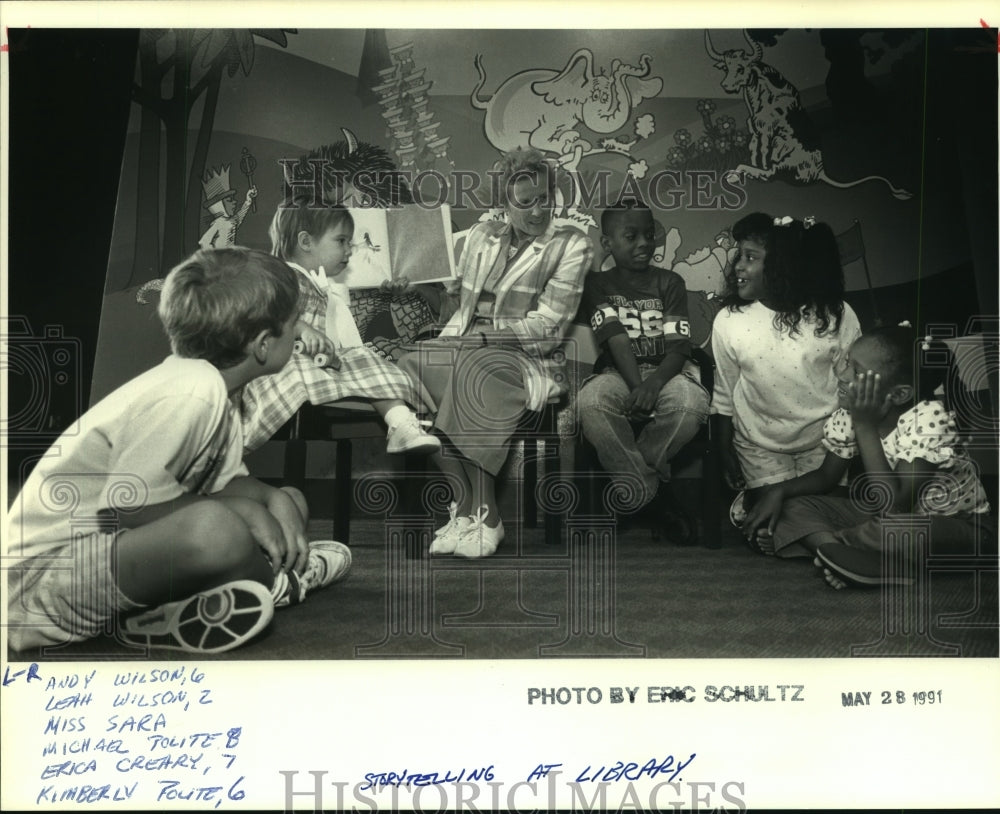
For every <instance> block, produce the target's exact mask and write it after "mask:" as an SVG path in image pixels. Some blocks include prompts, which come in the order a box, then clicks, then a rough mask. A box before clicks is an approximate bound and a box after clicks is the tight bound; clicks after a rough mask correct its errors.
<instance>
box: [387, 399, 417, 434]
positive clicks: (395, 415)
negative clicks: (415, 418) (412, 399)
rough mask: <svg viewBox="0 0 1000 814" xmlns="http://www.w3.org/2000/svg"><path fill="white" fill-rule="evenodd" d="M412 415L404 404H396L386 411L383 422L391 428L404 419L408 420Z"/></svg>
mask: <svg viewBox="0 0 1000 814" xmlns="http://www.w3.org/2000/svg"><path fill="white" fill-rule="evenodd" d="M412 415H413V411H412V410H411V409H410V408H409V407H407V406H406V405H405V404H397V405H396V406H395V407H390V408H389V409H388V410H387V411H386V413H385V424H386V426H387V427H388V428H389V429H390V430H391V429H392V428H393V427H398V426H399V425H400V424H402V423H403V422H404V421H409V419H410V416H412Z"/></svg>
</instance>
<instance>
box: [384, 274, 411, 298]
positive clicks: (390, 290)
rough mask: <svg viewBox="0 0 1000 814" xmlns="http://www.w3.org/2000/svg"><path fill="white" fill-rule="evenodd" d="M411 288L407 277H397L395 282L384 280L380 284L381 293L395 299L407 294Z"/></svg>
mask: <svg viewBox="0 0 1000 814" xmlns="http://www.w3.org/2000/svg"><path fill="white" fill-rule="evenodd" d="M411 288H412V286H411V285H410V280H409V278H408V277H397V278H396V279H395V280H386V281H385V282H384V283H382V286H381V289H380V290H381V291H382V293H383V294H388V295H389V296H390V297H392V298H393V299H395V298H396V297H401V296H403V295H404V294H406V293H408V292H409V290H410V289H411Z"/></svg>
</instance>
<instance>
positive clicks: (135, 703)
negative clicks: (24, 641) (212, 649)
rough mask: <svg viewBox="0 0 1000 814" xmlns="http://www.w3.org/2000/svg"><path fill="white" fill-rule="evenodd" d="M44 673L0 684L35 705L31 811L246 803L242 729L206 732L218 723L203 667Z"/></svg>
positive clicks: (10, 677) (29, 672)
mask: <svg viewBox="0 0 1000 814" xmlns="http://www.w3.org/2000/svg"><path fill="white" fill-rule="evenodd" d="M51 669H52V668H51V666H48V667H46V668H45V670H46V674H42V672H41V671H40V668H39V666H38V665H37V664H31V665H30V666H29V667H26V668H24V669H21V670H11V668H10V667H9V666H8V667H6V668H5V669H4V677H3V686H4V688H5V689H7V690H8V692H9V688H10V687H12V686H13V685H24V686H25V687H27V688H30V689H31V691H32V692H31V694H30V695H28V696H26V697H25V696H22V697H24V699H25V703H29V704H31V703H35V701H36V699H37V703H38V704H39V708H40V710H41V713H42V714H41V715H40V717H39V720H40V721H44V722H45V723H44V724H40V727H41V732H40V736H41V744H42V745H41V754H40V755H39V761H38V763H37V764H36V765H37V767H38V774H37V781H38V783H37V794H36V796H35V803H36V805H42V804H51V803H76V804H91V805H93V804H98V803H99V804H101V805H100V806H99V807H105V806H106V805H108V804H113V803H130V804H131V805H134V804H136V803H153V804H157V805H158V806H167V805H169V804H170V803H172V802H177V801H183V802H184V803H189V802H197V803H202V804H204V805H205V807H214V808H218V807H219V806H221V805H222V804H223V803H226V802H228V801H236V802H238V801H240V800H242V799H244V797H246V792H245V790H244V781H245V777H244V775H243V774H241V773H240V771H239V756H240V749H241V746H242V744H243V728H242V726H240V725H239V722H238V721H233V722H231V723H230V724H229V725H226V726H223V727H206V726H205V721H206V720H213V721H214V720H217V719H218V716H217V715H214V714H212V712H213V709H212V708H213V705H214V704H215V700H216V698H215V692H214V689H213V688H212V687H211V682H210V680H209V675H208V673H207V672H206V671H205V670H202V669H199V668H196V667H192V666H188V665H181V666H179V667H169V668H164V669H148V668H147V669H136V670H129V669H117V670H99V669H90V670H85V671H80V672H72V671H63V672H59V673H53V672H49V671H51ZM10 700H11V699H10V697H9V696H8V701H10ZM36 734H37V733H36ZM131 805H130V806H129V807H131Z"/></svg>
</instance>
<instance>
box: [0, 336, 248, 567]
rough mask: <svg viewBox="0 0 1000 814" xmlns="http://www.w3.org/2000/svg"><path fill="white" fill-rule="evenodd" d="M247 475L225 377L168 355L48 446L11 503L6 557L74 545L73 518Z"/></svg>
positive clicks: (208, 488) (213, 487)
mask: <svg viewBox="0 0 1000 814" xmlns="http://www.w3.org/2000/svg"><path fill="white" fill-rule="evenodd" d="M247 474H249V473H248V471H247V468H246V466H245V465H244V463H243V435H242V427H241V424H240V419H239V413H238V411H237V409H236V407H235V406H234V405H233V403H232V402H231V401H230V399H229V394H228V393H227V391H226V385H225V382H224V380H223V378H222V375H221V374H220V373H219V371H218V370H217V369H216V368H215V367H214V366H213V365H212V364H211V363H210V362H206V361H205V360H203V359H183V358H181V357H178V356H169V357H167V358H166V359H165V360H164V361H163V362H161V363H160V364H159V365H157V366H156V367H154V368H152V369H150V370H148V371H146V372H145V373H143V374H141V375H139V376H137V377H136V378H134V379H132V380H131V381H129V382H127V383H126V384H124V385H122V386H121V387H119V388H118V389H117V390H115V391H114V392H112V393H110V394H109V395H108V396H106V397H105V398H104V399H102V400H101V401H100V402H98V403H97V404H96V405H94V406H93V407H92V408H91V409H90V410H88V411H87V412H86V413H85V414H84V415H83V416H82V417H81V418H80V420H79V421H78V422H77V423H76V424H75V425H73V426H72V427H70V428H69V429H68V430H66V432H64V433H63V434H62V435H61V436H60V437H59V440H57V441H56V442H55V443H54V444H53V445H52V447H50V448H49V450H48V452H47V453H46V454H45V456H44V457H43V458H42V459H41V460H40V461H39V462H38V464H37V465H36V466H35V469H34V470H33V471H32V473H31V475H30V476H29V477H28V480H27V482H26V483H25V485H24V488H23V489H22V490H21V492H20V494H19V495H18V496H17V498H16V499H15V501H14V504H13V506H12V507H11V513H10V515H9V518H8V521H9V522H8V529H7V535H8V536H7V541H8V542H7V553H8V555H9V556H10V557H12V558H14V561H15V562H23V561H25V560H28V559H30V558H33V557H38V556H40V555H44V554H46V553H48V552H53V551H55V550H57V549H59V548H61V547H62V546H64V545H66V544H67V543H69V542H70V541H71V540H72V539H73V528H72V525H73V521H74V519H75V520H77V521H78V522H79V523H82V524H86V523H87V521H88V520H90V521H91V522H92V521H93V520H94V519H96V518H97V517H98V514H99V513H102V512H107V510H109V509H110V510H117V511H121V512H127V511H128V510H129V509H132V510H135V509H138V508H141V507H143V506H147V505H155V504H158V503H164V502H166V501H169V500H173V499H175V498H177V497H180V496H181V495H183V494H189V493H199V494H212V493H214V492H218V491H220V490H221V489H223V488H225V486H226V485H227V484H228V483H229V481H231V480H232V479H233V478H235V477H238V476H245V475H247ZM12 564H13V563H12Z"/></svg>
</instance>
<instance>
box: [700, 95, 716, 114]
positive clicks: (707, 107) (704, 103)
mask: <svg viewBox="0 0 1000 814" xmlns="http://www.w3.org/2000/svg"><path fill="white" fill-rule="evenodd" d="M698 112H699V113H700V114H701V115H702V116H704V115H705V114H706V113H714V112H715V102H713V101H712V100H711V99H699V100H698Z"/></svg>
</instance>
